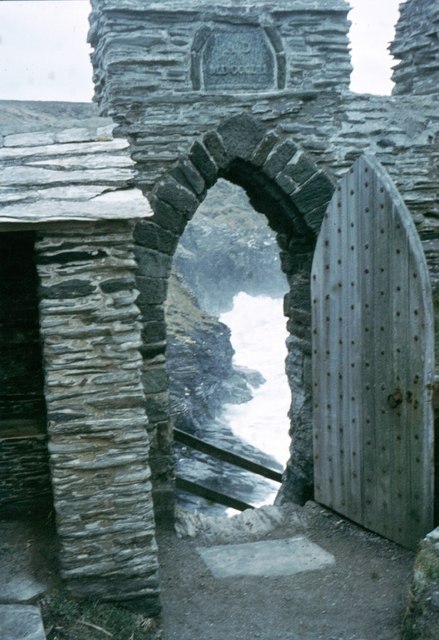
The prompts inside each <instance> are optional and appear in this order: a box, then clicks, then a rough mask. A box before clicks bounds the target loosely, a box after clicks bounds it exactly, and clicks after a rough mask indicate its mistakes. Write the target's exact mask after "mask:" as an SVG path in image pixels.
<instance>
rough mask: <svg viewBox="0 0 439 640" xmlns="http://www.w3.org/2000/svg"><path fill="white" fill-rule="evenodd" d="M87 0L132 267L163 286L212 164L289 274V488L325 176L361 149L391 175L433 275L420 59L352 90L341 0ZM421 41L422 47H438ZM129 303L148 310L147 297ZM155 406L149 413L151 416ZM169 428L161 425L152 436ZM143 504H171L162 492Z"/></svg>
mask: <svg viewBox="0 0 439 640" xmlns="http://www.w3.org/2000/svg"><path fill="white" fill-rule="evenodd" d="M92 6H93V12H92V15H91V29H90V35H89V39H90V43H91V44H92V46H93V47H94V53H93V54H92V62H93V66H94V72H95V76H94V77H95V82H96V94H95V99H96V101H97V102H98V104H99V105H100V108H101V111H102V113H104V114H105V115H107V116H111V117H112V118H113V120H114V121H115V122H116V123H117V124H118V127H117V130H116V135H120V136H121V137H124V138H126V139H128V141H129V142H130V153H131V157H132V158H133V160H135V161H136V163H137V185H138V186H139V187H140V188H141V189H142V190H143V192H144V193H145V195H146V196H147V197H148V198H149V201H150V203H151V206H152V209H153V211H154V216H153V217H152V218H151V220H149V221H148V225H150V228H151V238H149V239H148V234H143V236H144V237H145V240H144V243H145V246H147V247H148V250H149V253H150V261H149V263H148V261H147V260H146V258H145V259H144V260H143V262H142V270H143V269H146V271H148V270H149V269H152V272H153V273H154V278H155V282H156V284H157V288H158V289H157V296H156V299H157V300H158V299H159V298H160V295H162V296H163V294H164V286H163V283H164V282H165V281H166V278H167V273H168V271H169V267H170V263H171V258H172V253H173V251H174V247H175V245H176V243H177V242H178V237H179V235H180V234H181V233H182V231H183V229H184V227H185V225H186V223H187V221H188V220H189V219H190V218H191V217H192V215H194V213H195V212H196V209H197V207H198V205H199V203H200V202H201V201H202V200H203V198H204V196H205V194H206V192H207V190H208V189H209V188H211V187H212V186H213V185H214V184H215V182H216V180H217V179H218V178H219V177H222V178H226V179H228V180H230V181H232V182H235V183H237V184H239V185H241V186H242V187H244V189H245V190H246V191H247V193H248V195H249V196H250V200H251V202H252V204H253V206H254V208H255V209H256V210H258V211H261V212H262V213H264V214H265V215H266V216H267V218H268V221H269V224H270V226H271V227H272V228H273V229H274V230H275V231H276V232H277V233H278V243H279V247H280V252H281V258H282V268H283V271H284V272H285V274H286V275H287V278H288V281H289V285H290V293H289V294H288V295H287V296H286V298H285V314H286V316H287V318H288V329H289V332H290V337H289V339H288V358H287V374H288V378H289V381H290V385H291V388H292V405H291V411H290V417H291V438H292V444H291V458H290V461H289V463H288V466H287V470H286V473H285V476H284V483H283V486H282V489H281V492H280V495H279V501H280V502H282V501H289V500H294V501H299V502H301V501H303V500H304V499H306V498H307V497H309V496H310V495H312V484H313V461H312V442H311V373H310V371H311V366H310V354H311V335H310V305H309V298H310V295H309V273H310V267H311V261H312V255H313V249H314V243H315V239H316V235H317V232H318V229H319V226H320V222H321V220H322V217H323V215H324V212H325V209H326V205H327V203H328V202H329V200H330V199H331V195H332V192H333V189H334V185H335V183H336V181H337V179H338V178H339V177H340V176H342V175H343V174H344V173H345V172H346V170H347V169H348V168H349V167H350V166H351V165H352V163H353V162H354V160H355V159H356V158H357V157H358V156H359V155H360V154H361V153H363V152H369V153H372V154H374V155H375V156H376V157H377V159H378V160H379V161H380V162H381V163H382V164H383V165H384V166H385V167H386V169H387V170H388V172H389V173H390V175H391V177H392V178H393V180H394V182H395V184H396V186H397V188H398V190H399V191H400V193H401V194H402V196H403V198H404V200H405V202H406V204H407V205H408V207H409V209H410V211H411V213H412V214H413V217H414V221H415V223H416V226H417V228H418V230H419V233H420V236H421V239H422V242H423V245H424V249H425V254H426V257H427V260H428V263H429V267H430V273H431V280H432V285H433V289H434V291H435V292H437V291H438V288H439V273H438V249H439V239H438V227H439V221H438V216H439V204H438V198H437V185H438V178H439V175H438V155H439V145H438V136H439V114H438V110H437V94H436V92H437V85H436V86H434V87H431V85H430V82H429V74H430V71H431V69H429V68H423V67H422V66H419V65H418V66H416V74H417V81H416V87H413V91H407V90H406V89H405V90H402V89H401V90H400V89H399V87H400V85H399V84H398V73H397V72H395V81H396V82H397V86H396V89H395V94H397V93H401V94H402V95H395V96H394V97H381V96H369V95H357V94H353V93H351V92H350V91H349V89H348V88H349V80H350V71H351V62H350V55H349V42H348V31H349V26H350V23H349V20H348V12H349V6H348V3H347V2H345V1H344V0H315V1H312V2H304V1H303V0H289V1H288V2H283V3H282V4H281V5H280V3H272V2H267V1H263V0H255V1H252V2H244V3H239V6H237V4H236V3H234V2H230V1H227V0H223V2H221V3H212V2H209V1H208V0H202V1H200V2H196V3H195V2H193V3H188V2H182V1H179V0H173V1H171V0H170V1H166V2H151V3H147V4H145V3H144V2H141V1H140V0H122V1H121V2H115V1H114V0H93V2H92ZM437 6H438V3H437V1H436V0H433V1H430V2H428V1H424V2H423V3H422V4H421V5H419V3H416V2H410V1H409V2H407V3H406V4H405V5H404V11H403V14H402V17H401V23H400V25H399V27H398V33H399V35H400V38H401V40H400V41H398V42H396V43H395V45H394V47H396V49H395V54H396V55H400V56H402V55H403V54H402V53H401V52H404V55H405V52H406V49H407V46H406V43H408V42H409V41H411V38H415V37H416V34H417V33H418V31H419V29H421V30H423V31H426V30H427V29H430V19H431V18H432V17H433V14H434V15H435V16H437ZM414 14H416V20H415V21H414V22H413V26H411V25H412V17H413V15H414ZM413 30H414V31H413ZM434 42H435V41H434V39H433V38H432V42H431V43H429V46H430V44H431V46H432V47H433V51H436V49H437V44H436V45H435V44H434ZM434 46H436V49H434ZM433 51H432V52H431V55H433ZM398 52H399V53H398ZM401 64H402V65H403V64H404V62H402V63H401ZM258 65H259V66H258ZM257 69H260V71H261V73H262V77H261V74H260V73H259V74H257V73H256V70H257ZM256 76H257V78H256ZM404 86H405V85H404ZM159 236H161V239H160V242H157V239H158V237H159ZM152 244H154V247H152ZM158 290H160V295H159V293H158ZM435 295H436V296H437V293H436V294H435ZM143 313H144V317H145V318H146V317H147V316H148V313H149V311H148V308H146V307H144V308H143ZM145 362H146V363H148V358H146V360H145ZM146 392H147V393H148V388H146ZM164 418H165V412H161V413H160V425H162V427H163V430H164V429H165V428H166V427H165V426H164V425H165V423H166V421H165V420H164ZM161 433H162V434H164V433H165V431H162V432H161ZM170 441H171V434H170V432H169V431H168V433H167V435H166V437H163V439H162V442H163V443H164V446H165V447H166V446H168V443H169V442H170ZM157 442H158V440H157ZM159 446H160V445H159ZM155 455H157V456H158V457H159V459H160V460H164V459H165V458H166V449H165V448H164V449H162V450H160V449H159V450H157V451H156V452H154V451H153V453H152V458H151V460H153V459H154V456H155ZM152 465H153V466H154V463H153V462H152ZM161 470H162V471H163V473H162V475H161V483H162V484H161V490H162V491H163V489H164V488H165V486H166V484H164V482H165V480H166V477H165V474H164V467H163V465H161ZM168 482H169V486H171V484H172V475H170V476H169V480H168ZM157 502H160V511H161V514H162V515H163V514H164V513H166V512H167V513H168V515H169V517H170V518H172V509H173V503H172V500H170V501H169V503H168V505H166V503H165V502H164V501H163V500H161V499H160V500H157Z"/></svg>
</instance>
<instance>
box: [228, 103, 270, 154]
mask: <svg viewBox="0 0 439 640" xmlns="http://www.w3.org/2000/svg"><path fill="white" fill-rule="evenodd" d="M218 132H219V134H220V136H221V138H222V140H223V143H224V147H225V149H226V150H227V153H228V154H229V156H231V157H232V158H241V159H242V160H251V158H252V156H253V154H254V152H255V149H256V147H258V145H259V144H260V142H261V141H262V140H263V138H264V137H265V134H266V130H265V127H264V125H263V124H262V123H260V122H258V121H257V120H256V119H255V118H253V117H252V116H250V115H248V114H246V113H243V114H240V115H238V116H234V117H233V118H230V119H229V120H227V121H226V122H224V123H223V124H222V125H221V126H220V127H219V128H218Z"/></svg>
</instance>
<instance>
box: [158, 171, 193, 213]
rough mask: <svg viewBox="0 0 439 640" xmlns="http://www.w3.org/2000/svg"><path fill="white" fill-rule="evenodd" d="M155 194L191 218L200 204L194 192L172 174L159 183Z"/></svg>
mask: <svg viewBox="0 0 439 640" xmlns="http://www.w3.org/2000/svg"><path fill="white" fill-rule="evenodd" d="M155 195H156V196H157V198H159V199H160V200H162V201H163V202H166V203H167V204H169V205H170V206H171V207H172V208H173V209H175V211H178V212H180V213H182V214H183V215H184V216H185V217H186V218H191V217H192V216H193V215H194V213H195V211H196V210H197V208H198V205H199V204H200V202H199V200H198V199H197V198H196V196H195V194H194V193H192V192H191V191H189V189H186V188H185V187H184V186H183V185H181V184H179V183H178V182H177V181H176V180H175V179H174V178H172V177H171V176H169V177H168V178H166V180H163V181H161V182H160V183H159V184H158V185H157V187H156V189H155Z"/></svg>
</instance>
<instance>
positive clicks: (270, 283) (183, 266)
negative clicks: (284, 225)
mask: <svg viewBox="0 0 439 640" xmlns="http://www.w3.org/2000/svg"><path fill="white" fill-rule="evenodd" d="M175 265H176V267H177V269H178V271H179V272H180V273H182V274H183V275H184V278H185V281H186V282H187V283H188V284H189V286H190V288H191V289H192V291H193V292H194V293H195V295H196V297H197V300H198V302H199V304H200V306H201V307H202V308H203V309H205V310H207V311H209V312H210V313H214V314H219V313H221V312H223V311H227V310H229V309H231V307H232V305H233V297H234V296H235V295H236V294H237V293H239V292H240V291H245V292H246V293H248V294H249V295H270V296H272V297H280V296H282V295H283V294H284V293H285V291H286V290H287V282H286V279H285V276H284V275H283V274H282V271H281V267H280V260H279V250H278V247H277V244H276V240H275V237H274V234H273V232H272V231H271V230H270V229H269V227H268V225H267V220H266V218H265V217H264V216H262V215H260V214H257V213H256V212H255V211H254V210H253V209H252V207H251V205H250V204H249V201H248V197H247V195H246V194H245V192H244V191H243V190H242V189H239V188H238V187H235V186H234V185H232V184H231V183H229V182H226V181H224V180H220V181H218V183H217V184H216V185H215V188H214V189H212V190H211V191H210V192H209V194H208V196H207V198H206V200H205V201H204V202H203V204H202V205H201V206H200V208H199V209H198V211H197V213H196V216H195V217H194V219H193V220H192V221H191V222H190V224H188V226H187V227H186V230H185V232H184V234H183V236H182V238H181V241H180V243H179V245H178V248H177V251H176V254H175Z"/></svg>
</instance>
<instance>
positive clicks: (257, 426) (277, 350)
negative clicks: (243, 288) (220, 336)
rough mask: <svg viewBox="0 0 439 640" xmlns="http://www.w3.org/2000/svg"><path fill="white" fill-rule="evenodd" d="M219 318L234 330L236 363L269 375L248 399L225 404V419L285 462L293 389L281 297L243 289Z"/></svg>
mask: <svg viewBox="0 0 439 640" xmlns="http://www.w3.org/2000/svg"><path fill="white" fill-rule="evenodd" d="M220 320H221V321H222V322H224V323H225V324H227V325H228V326H229V327H230V329H231V331H232V338H231V339H232V345H233V348H234V349H235V357H234V362H235V363H236V364H237V365H241V366H246V367H249V368H251V369H256V370H257V371H259V372H260V373H262V375H263V376H264V378H265V379H266V382H265V384H263V385H262V386H261V387H259V388H258V389H255V390H254V394H253V395H254V397H253V399H252V400H250V401H249V402H246V403H244V404H241V405H236V404H230V405H226V406H225V409H224V418H225V419H226V420H227V421H228V423H229V425H230V427H231V429H232V430H233V432H234V433H235V434H236V435H237V436H239V437H240V438H241V439H242V440H245V441H246V442H249V443H250V444H252V445H254V446H255V447H258V448H259V449H261V450H262V451H264V452H265V453H267V454H269V455H271V456H273V457H274V458H275V459H276V460H278V461H279V462H280V463H281V464H282V465H285V464H286V461H287V460H288V448H289V436H288V429H289V420H288V417H287V413H288V409H289V406H290V402H291V393H290V389H289V386H288V381H287V378H286V375H285V357H286V355H287V351H286V346H285V339H286V337H287V330H286V320H285V317H284V315H283V312H282V299H279V298H277V299H273V298H269V297H267V296H257V297H253V296H249V295H247V294H246V293H243V292H241V293H239V294H238V295H237V296H235V298H234V305H233V309H232V310H231V311H229V312H227V313H224V314H222V315H221V317H220Z"/></svg>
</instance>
